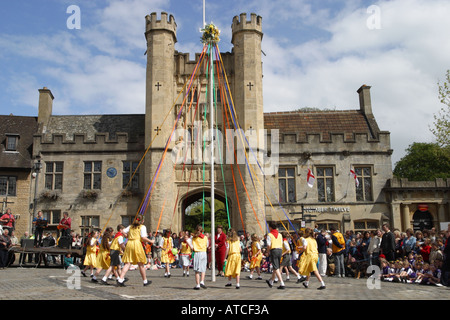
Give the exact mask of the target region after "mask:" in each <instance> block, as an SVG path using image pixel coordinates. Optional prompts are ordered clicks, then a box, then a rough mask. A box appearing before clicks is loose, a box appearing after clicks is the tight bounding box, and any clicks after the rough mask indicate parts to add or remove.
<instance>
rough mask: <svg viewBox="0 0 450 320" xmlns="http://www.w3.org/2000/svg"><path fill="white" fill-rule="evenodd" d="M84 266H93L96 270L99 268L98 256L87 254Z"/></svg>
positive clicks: (91, 253) (92, 253) (89, 252)
mask: <svg viewBox="0 0 450 320" xmlns="http://www.w3.org/2000/svg"><path fill="white" fill-rule="evenodd" d="M83 265H85V266H93V267H94V268H97V254H96V253H95V251H94V252H91V251H89V250H88V251H87V252H86V256H85V257H84V262H83Z"/></svg>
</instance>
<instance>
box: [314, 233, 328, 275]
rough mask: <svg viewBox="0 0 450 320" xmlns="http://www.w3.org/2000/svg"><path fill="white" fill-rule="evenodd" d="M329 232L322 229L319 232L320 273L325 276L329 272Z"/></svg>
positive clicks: (317, 239)
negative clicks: (327, 237) (327, 236)
mask: <svg viewBox="0 0 450 320" xmlns="http://www.w3.org/2000/svg"><path fill="white" fill-rule="evenodd" d="M326 234H327V232H326V231H325V230H322V231H321V232H320V233H318V234H317V237H316V241H317V250H318V251H319V274H320V275H321V276H322V277H323V276H325V275H326V273H327V239H326V238H325V236H326Z"/></svg>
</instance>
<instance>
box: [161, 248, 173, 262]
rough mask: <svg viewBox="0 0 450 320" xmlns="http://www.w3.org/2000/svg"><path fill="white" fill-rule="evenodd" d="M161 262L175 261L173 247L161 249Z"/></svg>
mask: <svg viewBox="0 0 450 320" xmlns="http://www.w3.org/2000/svg"><path fill="white" fill-rule="evenodd" d="M161 262H162V263H174V262H175V258H174V256H173V254H172V249H168V250H161Z"/></svg>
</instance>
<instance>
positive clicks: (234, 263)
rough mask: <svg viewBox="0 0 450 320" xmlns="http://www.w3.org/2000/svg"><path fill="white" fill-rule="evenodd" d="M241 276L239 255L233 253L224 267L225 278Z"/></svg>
mask: <svg viewBox="0 0 450 320" xmlns="http://www.w3.org/2000/svg"><path fill="white" fill-rule="evenodd" d="M240 274H241V254H240V253H233V254H231V255H229V256H228V259H227V265H226V267H225V277H233V278H236V276H238V275H240Z"/></svg>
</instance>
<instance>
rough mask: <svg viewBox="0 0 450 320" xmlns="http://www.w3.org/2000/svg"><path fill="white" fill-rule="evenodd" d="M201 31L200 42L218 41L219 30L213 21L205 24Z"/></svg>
mask: <svg viewBox="0 0 450 320" xmlns="http://www.w3.org/2000/svg"><path fill="white" fill-rule="evenodd" d="M202 32H203V35H202V37H201V41H202V43H204V44H207V43H211V42H215V43H218V42H219V41H220V30H219V29H218V28H217V27H216V26H215V25H214V24H213V23H210V24H207V25H205V27H204V28H203V29H202Z"/></svg>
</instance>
